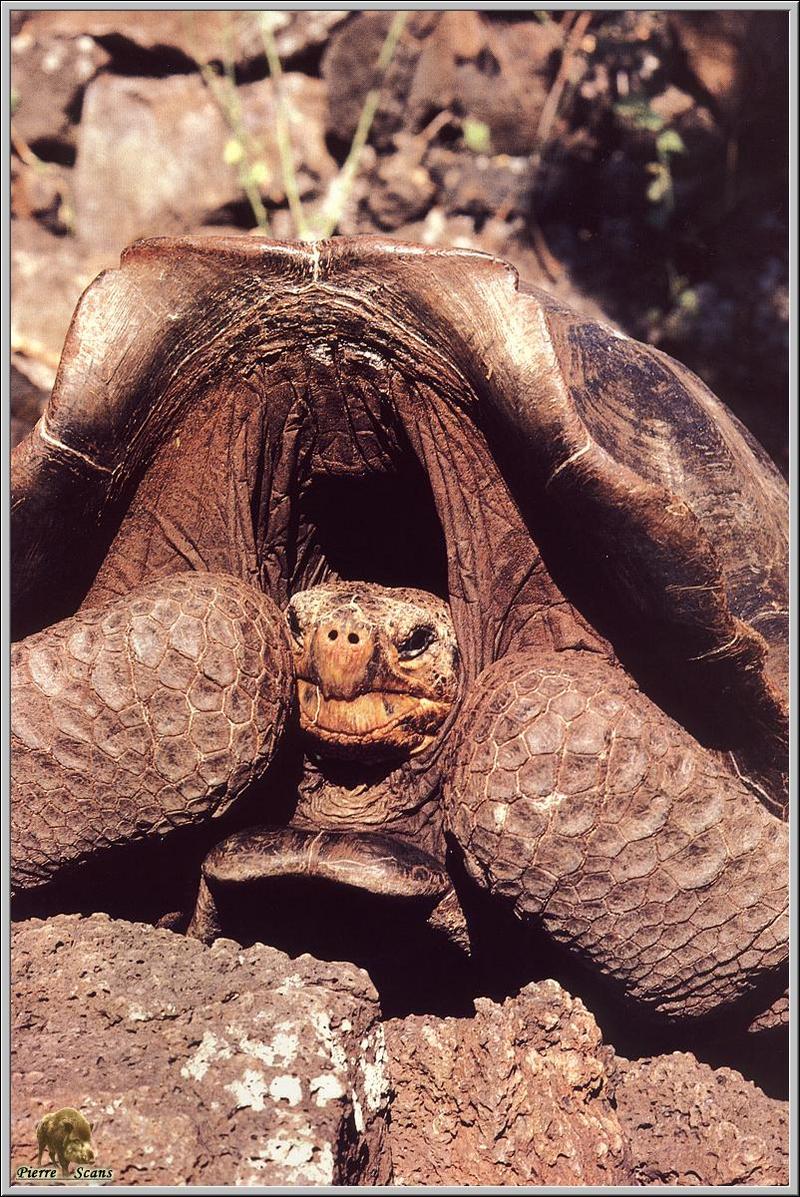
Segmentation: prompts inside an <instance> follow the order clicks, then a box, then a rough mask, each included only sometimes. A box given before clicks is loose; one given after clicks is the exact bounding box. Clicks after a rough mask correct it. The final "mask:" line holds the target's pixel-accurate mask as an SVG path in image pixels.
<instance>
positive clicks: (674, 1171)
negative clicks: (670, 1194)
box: [615, 1052, 789, 1185]
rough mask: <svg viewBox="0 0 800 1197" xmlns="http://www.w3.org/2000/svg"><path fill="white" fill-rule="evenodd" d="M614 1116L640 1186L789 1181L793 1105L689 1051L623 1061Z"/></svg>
mask: <svg viewBox="0 0 800 1197" xmlns="http://www.w3.org/2000/svg"><path fill="white" fill-rule="evenodd" d="M615 1086H616V1104H617V1114H618V1116H619V1121H620V1125H621V1127H622V1131H623V1134H624V1136H625V1140H626V1143H627V1145H628V1152H629V1155H630V1165H631V1171H632V1175H633V1178H634V1180H635V1183H637V1184H642V1185H648V1184H667V1185H745V1184H746V1185H785V1184H788V1183H789V1106H788V1102H783V1101H776V1100H774V1099H772V1098H769V1097H766V1096H765V1094H764V1093H762V1092H761V1090H760V1089H758V1088H756V1086H755V1085H754V1084H752V1082H750V1081H746V1080H745V1079H744V1077H742V1076H740V1074H739V1073H738V1072H734V1071H733V1070H732V1069H730V1068H718V1069H716V1070H715V1069H712V1068H710V1067H709V1066H708V1064H701V1063H700V1061H699V1060H696V1059H695V1057H694V1056H692V1055H689V1054H688V1053H686V1052H673V1053H672V1054H671V1055H668V1056H657V1057H655V1058H652V1059H644V1060H635V1061H630V1060H619V1061H618V1062H617V1069H616V1075H615Z"/></svg>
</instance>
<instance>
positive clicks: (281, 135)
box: [258, 13, 311, 241]
mask: <svg viewBox="0 0 800 1197" xmlns="http://www.w3.org/2000/svg"><path fill="white" fill-rule="evenodd" d="M258 25H259V29H260V30H261V40H262V41H263V43H264V53H265V54H266V56H267V66H268V67H269V77H270V79H271V80H272V82H273V85H274V88H275V139H276V141H277V144H278V157H279V158H280V163H281V175H282V177H283V189H284V191H285V192H286V200H287V202H288V204H289V211H290V212H291V214H292V219H293V220H294V226H295V230H296V232H297V236H298V237H299V238H300V240H301V241H309V240H311V232H310V229H309V226H308V221H307V220H306V215H305V211H304V210H303V203H302V200H301V199H300V189H299V187H298V186H297V175H296V173H295V169H294V153H293V151H292V138H291V134H290V132H289V117H288V111H287V105H286V97H285V96H284V91H283V86H284V84H283V67H282V66H281V60H280V55H279V54H278V47H277V44H276V42H275V34H274V32H273V30H272V25H271V24H270V22H269V19H268V16H267V14H266V13H262V14H261V16H260V18H259V22H258Z"/></svg>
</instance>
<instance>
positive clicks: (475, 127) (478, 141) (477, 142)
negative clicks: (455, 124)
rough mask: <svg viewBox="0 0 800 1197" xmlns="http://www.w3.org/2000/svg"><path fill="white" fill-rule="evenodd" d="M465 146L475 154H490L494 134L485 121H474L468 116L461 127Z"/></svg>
mask: <svg viewBox="0 0 800 1197" xmlns="http://www.w3.org/2000/svg"><path fill="white" fill-rule="evenodd" d="M461 131H462V133H463V136H464V145H465V146H466V147H467V149H468V150H472V152H473V154H488V153H489V152H490V150H491V148H492V134H491V130H490V129H489V126H488V125H486V124H484V122H483V121H476V120H473V118H472V117H471V116H468V117H467V119H466V120H465V121H464V123H463V125H462V126H461Z"/></svg>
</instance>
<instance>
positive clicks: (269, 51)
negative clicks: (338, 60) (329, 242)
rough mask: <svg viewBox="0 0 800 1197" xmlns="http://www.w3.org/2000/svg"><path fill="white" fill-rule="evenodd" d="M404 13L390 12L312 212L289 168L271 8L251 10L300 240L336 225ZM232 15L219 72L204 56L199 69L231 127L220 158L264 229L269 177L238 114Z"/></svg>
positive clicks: (287, 117) (287, 110) (288, 118)
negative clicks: (373, 72)
mask: <svg viewBox="0 0 800 1197" xmlns="http://www.w3.org/2000/svg"><path fill="white" fill-rule="evenodd" d="M408 15H409V14H408V13H406V12H397V13H395V15H394V19H393V20H392V23H391V25H390V26H389V30H388V32H387V34H386V37H385V39H384V42H383V45H382V46H381V49H380V52H379V54H378V61H377V64H376V65H377V75H378V82H377V83H376V85H375V86H374V87H372V88H370V90H369V91H368V92H367V94H366V96H365V97H364V103H363V105H362V108H361V113H360V115H359V119H358V123H357V125H356V129H355V132H354V134H353V140H352V142H351V145H350V149H349V151H348V153H347V157H346V158H345V161H344V163H343V164H342V167H341V169H340V170H339V172H338V173H337V175H336V176H335V177H334V178H333V179H332V181H331V183H330V184H329V186H328V188H327V191H326V193H325V196H324V197H323V199H322V201H321V203H320V204H319V205H318V207H317V210H316V212H313V213H312V212H310V211H307V210H306V208H305V207H304V205H303V202H302V200H301V198H300V191H299V187H298V183H297V175H296V172H295V168H294V151H293V145H292V132H291V126H292V118H293V113H292V111H291V106H290V104H289V101H288V100H287V97H286V91H285V86H284V76H283V67H282V65H281V60H280V55H279V53H278V47H277V42H276V39H275V24H276V22H275V16H276V14H275V13H272V12H260V13H257V14H256V21H257V23H258V31H259V34H260V37H261V40H262V43H263V46H264V54H265V57H266V60H267V69H268V71H269V76H270V79H271V81H272V85H273V88H274V94H275V142H276V146H277V151H278V162H279V164H280V172H281V182H282V184H283V190H284V194H285V195H286V201H287V204H288V207H289V212H290V213H291V217H292V222H293V224H294V231H295V235H296V236H297V238H298V239H299V240H301V241H311V240H316V239H317V238H320V237H330V236H331V234H332V233H334V232H335V231H336V228H337V225H338V224H339V221H340V220H341V218H342V215H343V213H344V210H345V208H346V205H347V202H348V200H349V198H350V195H351V193H352V189H353V184H354V183H355V180H356V177H357V175H358V169H359V167H360V165H361V158H362V155H363V152H364V147H365V146H366V144H367V139H368V138H369V133H370V129H371V128H372V122H373V121H374V119H375V114H376V112H377V111H378V105H379V103H380V97H381V90H382V88H383V84H384V81H385V78H386V72H387V71H388V69H389V66H390V65H391V62H392V59H393V57H394V53H395V50H396V48H397V43H398V42H399V40H400V38H401V36H402V33H403V30H404V28H405V25H406V21H407V19H408ZM248 16H249V14H243V16H242V19H246V18H247V17H248ZM235 19H236V18H233V19H231V20H229V21H228V23H227V28H226V38H225V50H224V57H223V69H222V73H220V72H219V70H218V69H217V68H216V67H215V66H213V65H212V64H211V63H209V62H204V63H201V65H200V72H201V76H202V79H203V82H204V83H205V84H206V86H207V87H208V89H209V92H210V93H211V95H212V97H213V99H214V100H215V102H216V104H217V106H218V108H219V109H220V112H221V113H222V115H223V117H224V118H225V121H226V123H227V124H228V127H229V129H230V131H231V137H230V138H229V140H228V142H227V143H226V145H225V151H224V158H225V161H226V162H227V163H229V165H231V166H236V167H237V170H238V179H239V185H240V186H241V188H242V191H243V192H244V194H245V196H246V197H247V200H248V203H249V204H250V207H251V209H252V212H253V217H254V219H255V222H256V225H257V226H258V228H259V229H260V230H261V231H262V232H266V233H268V232H269V231H270V226H269V217H268V215H267V210H266V208H265V206H264V201H263V199H262V198H261V189H262V187H264V186H265V185H266V184H267V183H269V180H270V173H269V166H268V164H267V159H266V154H265V152H264V147H263V145H261V143H260V142H259V141H258V140H257V139H256V138H254V137H253V136H252V135H251V134H250V133H248V131H247V129H246V128H245V125H244V121H243V117H242V108H241V100H240V97H239V93H238V91H237V87H236V77H235V69H234V54H233V32H234V24H233V21H234V20H235Z"/></svg>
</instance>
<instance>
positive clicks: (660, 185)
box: [647, 162, 671, 204]
mask: <svg viewBox="0 0 800 1197" xmlns="http://www.w3.org/2000/svg"><path fill="white" fill-rule="evenodd" d="M654 166H655V167H658V168H659V169H658V170H652V167H654ZM647 169H648V170H650V172H651V174H652V175H653V176H654V178H653V180H652V182H651V183H649V184H648V186H647V198H648V199H649V200H650V203H651V204H660V203H661V202H662V200H663V199H664V197H665V196H666V195H667V193H668V192H669V189H670V185H671V183H670V177H669V171H668V170H667V169H666V167H663V166H661V164H660V163H658V162H650V163H648V167H647Z"/></svg>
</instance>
